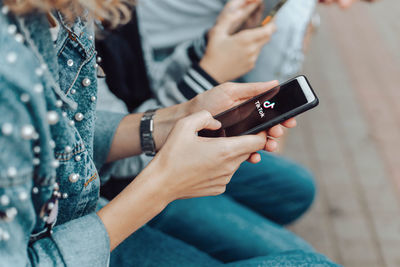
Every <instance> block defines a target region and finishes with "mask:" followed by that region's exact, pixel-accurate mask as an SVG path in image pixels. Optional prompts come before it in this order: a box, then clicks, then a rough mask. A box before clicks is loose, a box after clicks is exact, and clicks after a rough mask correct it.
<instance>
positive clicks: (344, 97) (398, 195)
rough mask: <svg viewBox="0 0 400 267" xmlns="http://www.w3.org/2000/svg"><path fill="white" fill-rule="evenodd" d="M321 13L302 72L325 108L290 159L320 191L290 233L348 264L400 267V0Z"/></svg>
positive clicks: (290, 146) (293, 141)
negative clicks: (307, 170) (311, 174)
mask: <svg viewBox="0 0 400 267" xmlns="http://www.w3.org/2000/svg"><path fill="white" fill-rule="evenodd" d="M318 13H319V14H320V17H321V26H320V28H319V29H318V30H317V32H316V33H315V34H314V35H313V38H312V41H311V44H310V48H309V52H308V56H307V59H306V64H305V68H304V70H303V73H305V74H306V75H307V76H308V77H309V79H310V81H311V83H312V84H313V86H314V88H315V89H316V91H317V94H318V95H319V97H320V100H321V105H320V106H319V107H318V109H317V110H315V111H313V112H309V113H307V115H305V116H303V117H301V118H299V126H298V128H297V129H295V130H293V131H291V133H290V135H289V137H288V140H287V144H286V148H285V151H284V152H283V154H284V155H287V156H289V157H291V158H293V159H295V160H297V161H298V162H300V163H303V164H305V165H306V166H309V167H310V168H311V169H312V170H313V171H314V173H315V176H316V179H317V182H318V187H319V194H318V197H317V200H316V202H315V205H314V206H313V208H312V210H311V212H309V213H307V214H306V215H305V216H304V217H303V219H302V220H300V221H299V222H298V223H296V224H295V225H293V226H292V227H291V229H292V230H293V231H295V232H296V233H297V234H299V235H300V236H302V237H303V238H305V239H306V240H307V241H309V242H310V243H312V245H314V246H315V247H316V249H317V250H319V251H320V252H322V253H325V254H327V255H328V256H329V257H331V258H332V259H333V260H335V261H337V262H338V263H340V264H343V265H344V266H349V267H356V266H364V267H366V266H382V267H383V266H400V205H399V200H400V156H399V150H400V103H397V101H400V20H399V18H400V17H399V14H400V1H398V0H384V1H379V2H377V3H375V4H373V5H370V4H365V3H359V4H357V5H355V6H354V7H353V8H351V9H349V10H346V11H342V10H340V9H339V8H336V7H331V6H330V7H324V6H321V5H320V6H319V8H318Z"/></svg>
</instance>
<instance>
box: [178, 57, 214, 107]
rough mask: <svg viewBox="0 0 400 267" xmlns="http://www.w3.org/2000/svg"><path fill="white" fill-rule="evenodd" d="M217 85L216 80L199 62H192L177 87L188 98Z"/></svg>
mask: <svg viewBox="0 0 400 267" xmlns="http://www.w3.org/2000/svg"><path fill="white" fill-rule="evenodd" d="M217 85H218V82H217V81H216V80H214V79H213V78H212V77H211V76H210V75H209V74H208V73H207V72H205V71H204V70H203V69H202V68H201V67H200V65H199V64H197V63H193V65H192V67H191V68H190V69H189V70H188V71H187V72H186V74H185V75H184V76H183V78H182V80H181V81H180V82H179V84H178V89H179V91H180V92H181V93H182V95H183V96H184V97H185V98H186V99H188V100H189V99H192V98H194V97H195V96H196V95H198V94H201V93H203V92H205V91H207V90H210V89H211V88H214V87H215V86H217Z"/></svg>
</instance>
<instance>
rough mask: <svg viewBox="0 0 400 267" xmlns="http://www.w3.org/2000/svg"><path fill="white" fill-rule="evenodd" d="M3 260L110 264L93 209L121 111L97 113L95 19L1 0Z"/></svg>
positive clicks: (104, 237) (17, 263)
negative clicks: (11, 8)
mask: <svg viewBox="0 0 400 267" xmlns="http://www.w3.org/2000/svg"><path fill="white" fill-rule="evenodd" d="M0 9H1V12H0V266H27V265H28V266H30V265H33V266H36V265H40V266H105V265H107V264H108V262H109V255H110V252H109V251H110V247H109V238H108V234H107V232H106V230H105V228H104V225H103V224H102V222H101V220H100V219H99V218H98V216H97V215H96V213H95V209H96V205H97V202H98V200H99V187H100V182H101V181H100V177H99V173H98V171H97V170H101V171H102V170H105V169H106V168H107V167H108V166H107V165H106V164H104V162H105V161H106V158H107V155H108V152H109V149H110V146H111V142H112V139H113V136H114V132H115V130H116V128H117V126H118V124H119V123H120V121H121V119H122V118H123V115H121V114H115V113H108V112H98V113H96V112H95V106H96V100H97V99H96V94H97V75H96V67H97V64H96V51H95V48H94V44H93V39H94V38H93V32H94V31H93V27H92V24H91V23H89V22H87V21H85V20H84V19H83V18H82V19H78V20H77V21H76V22H75V23H74V24H73V25H69V24H68V23H66V22H64V21H63V18H62V16H61V15H60V14H56V15H55V16H56V17H57V20H58V22H59V25H60V31H59V33H58V37H57V41H56V42H53V40H52V39H51V35H50V32H49V22H48V19H47V18H46V16H45V15H31V16H26V17H24V18H21V17H15V16H13V15H12V14H11V13H10V12H8V10H7V7H5V6H3V5H2V1H1V0H0Z"/></svg>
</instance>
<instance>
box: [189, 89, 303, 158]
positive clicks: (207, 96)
mask: <svg viewBox="0 0 400 267" xmlns="http://www.w3.org/2000/svg"><path fill="white" fill-rule="evenodd" d="M278 84H279V83H278V82H277V81H271V82H263V83H243V84H241V83H225V84H222V85H220V86H217V87H215V88H213V89H211V90H209V91H207V92H204V93H202V94H200V95H198V96H196V97H195V98H193V99H192V100H191V101H189V102H188V103H186V104H185V105H188V109H189V110H190V113H191V114H192V113H195V112H198V111H201V110H207V111H209V112H210V113H211V114H212V115H213V116H215V115H217V114H219V113H221V112H224V111H226V110H228V109H230V108H233V107H236V106H238V105H240V104H242V103H244V102H245V101H247V100H249V99H251V98H253V97H255V96H258V95H260V94H262V93H264V92H266V91H268V90H270V89H272V88H274V87H275V86H277V85H278ZM282 125H283V126H284V127H286V128H293V127H295V126H296V120H295V119H290V120H288V121H285V122H283V123H282ZM283 133H284V131H283V128H282V126H281V125H277V126H274V127H272V128H271V129H269V130H268V132H267V133H260V135H263V134H266V135H267V136H269V137H272V138H267V143H266V145H265V150H267V151H269V152H273V151H275V150H277V149H278V143H277V141H276V140H274V139H275V138H279V137H281V136H282V135H283ZM258 159H259V155H258V154H254V155H252V157H251V158H250V159H249V161H250V162H252V163H257V162H258V161H259V160H258Z"/></svg>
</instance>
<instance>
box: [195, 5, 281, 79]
mask: <svg viewBox="0 0 400 267" xmlns="http://www.w3.org/2000/svg"><path fill="white" fill-rule="evenodd" d="M260 7H262V1H260V0H254V1H249V0H232V1H229V2H228V3H227V4H226V6H225V8H224V10H223V11H222V13H221V14H220V16H219V18H218V20H217V23H216V24H215V26H214V27H213V28H212V29H211V30H210V31H209V33H208V45H207V49H206V53H205V55H204V57H203V58H202V59H201V61H200V66H201V67H202V68H203V69H204V70H205V71H206V72H207V73H208V74H210V75H211V76H212V77H213V78H214V79H216V80H217V81H218V82H219V83H223V82H227V81H232V80H234V79H236V78H238V77H240V76H243V75H244V74H246V73H248V72H249V71H250V70H252V69H253V68H254V66H255V64H256V61H257V59H258V56H259V54H260V52H261V50H262V48H263V47H264V45H265V44H266V43H267V42H268V41H269V40H270V38H271V36H272V34H273V33H274V32H275V24H274V23H269V24H267V25H265V26H263V27H256V28H254V25H259V22H260V20H261V19H262V16H261V15H260V14H261V13H260ZM257 14H258V15H257ZM243 25H246V27H248V28H245V29H242V30H241V27H242V26H243ZM238 30H240V31H239V32H238Z"/></svg>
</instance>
